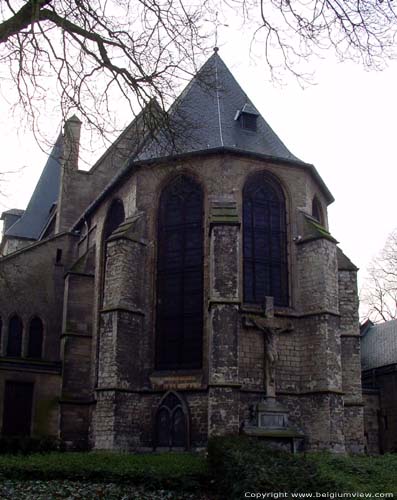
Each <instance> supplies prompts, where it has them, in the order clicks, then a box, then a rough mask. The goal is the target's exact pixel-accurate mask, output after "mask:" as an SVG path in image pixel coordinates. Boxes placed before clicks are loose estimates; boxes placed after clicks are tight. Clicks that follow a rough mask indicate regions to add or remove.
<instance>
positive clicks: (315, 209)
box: [312, 196, 324, 224]
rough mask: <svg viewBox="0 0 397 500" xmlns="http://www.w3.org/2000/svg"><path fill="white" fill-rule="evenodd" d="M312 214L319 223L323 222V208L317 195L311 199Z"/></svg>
mask: <svg viewBox="0 0 397 500" xmlns="http://www.w3.org/2000/svg"><path fill="white" fill-rule="evenodd" d="M312 216H313V217H314V218H315V219H316V220H318V222H319V223H320V224H323V223H324V221H323V209H322V207H321V203H320V202H319V201H318V198H317V196H315V197H314V198H313V201H312Z"/></svg>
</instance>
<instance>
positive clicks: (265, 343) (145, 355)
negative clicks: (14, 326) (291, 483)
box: [0, 54, 368, 452]
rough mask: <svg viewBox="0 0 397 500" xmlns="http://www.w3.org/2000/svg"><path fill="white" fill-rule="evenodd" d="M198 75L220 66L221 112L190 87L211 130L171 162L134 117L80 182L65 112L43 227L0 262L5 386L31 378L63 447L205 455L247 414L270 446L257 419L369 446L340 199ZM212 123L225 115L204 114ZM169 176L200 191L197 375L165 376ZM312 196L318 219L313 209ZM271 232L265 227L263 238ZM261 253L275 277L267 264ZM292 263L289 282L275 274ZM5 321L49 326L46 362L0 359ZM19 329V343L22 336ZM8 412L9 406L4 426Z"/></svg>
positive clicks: (345, 444)
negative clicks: (249, 197) (335, 218)
mask: <svg viewBox="0 0 397 500" xmlns="http://www.w3.org/2000/svg"><path fill="white" fill-rule="evenodd" d="M207 64H208V65H209V68H212V65H216V67H217V72H216V73H215V72H213V75H217V76H216V78H218V79H219V81H218V83H216V85H221V84H222V85H224V91H222V93H221V94H219V95H220V96H221V97H220V99H221V106H220V107H219V108H218V106H217V105H216V106H215V105H214V103H215V104H216V102H217V101H216V96H215V97H214V96H213V95H211V92H210V91H208V92H209V94H208V95H207V94H205V91H204V89H203V88H202V86H200V85H198V84H197V83H195V81H193V83H192V85H191V86H190V87H189V90H188V92H187V93H186V94H184V97H183V99H182V101H181V103H180V104H179V106H181V107H182V108H183V107H184V106H185V108H184V112H185V115H186V114H189V110H190V108H189V106H191V109H192V110H196V107H197V104H199V108H200V113H197V112H194V113H193V111H192V117H193V118H192V119H194V120H196V119H198V117H201V118H203V119H204V120H205V122H204V125H203V124H201V126H200V127H198V126H196V127H194V126H192V128H191V134H192V135H193V136H194V135H195V134H198V135H197V137H194V138H193V139H192V142H191V143H190V144H189V140H190V139H186V138H182V139H181V143H180V144H179V146H178V147H179V150H178V152H175V151H171V152H170V151H168V150H167V151H162V150H161V149H160V150H158V148H161V147H162V144H161V141H157V142H156V141H154V142H153V141H152V140H151V137H150V136H145V131H144V120H143V118H142V116H141V117H140V118H139V120H138V122H136V123H135V122H134V123H135V125H134V126H133V125H131V126H130V127H129V128H128V129H127V131H126V132H125V134H124V135H123V136H122V137H121V138H120V139H119V141H118V142H117V143H116V145H115V146H114V147H113V149H112V148H111V149H110V150H109V151H108V152H107V153H106V154H105V155H104V156H103V157H102V158H101V159H100V160H99V161H98V162H97V164H96V165H95V166H94V167H93V169H92V170H91V171H90V172H88V173H82V172H81V171H79V170H78V139H79V135H80V124H79V122H78V121H77V120H76V119H75V118H74V119H72V120H69V122H68V123H67V124H66V129H65V136H64V138H63V140H64V142H65V145H64V151H65V152H66V153H67V154H66V155H65V156H64V157H63V158H62V161H60V167H59V168H61V174H62V175H60V176H59V179H60V186H59V190H58V195H57V196H58V198H57V199H55V200H54V206H55V208H52V210H53V212H54V211H55V212H54V213H55V221H56V224H55V225H54V227H53V229H52V231H53V232H52V233H51V231H48V232H47V233H43V234H45V235H46V236H45V238H44V239H42V240H38V242H36V243H33V244H32V243H31V242H30V243H29V245H30V246H29V245H28V246H26V248H22V250H18V251H17V252H14V253H12V252H11V253H10V255H8V256H6V257H4V258H3V259H1V260H0V272H1V273H4V274H3V275H4V276H5V277H6V278H7V279H6V280H3V281H2V282H1V287H2V290H4V289H5V287H6V286H9V283H11V286H12V287H13V294H12V295H10V294H7V293H4V292H2V293H1V295H0V316H1V319H2V324H3V332H5V333H4V334H3V335H2V343H3V345H2V357H1V358H0V390H1V389H2V388H3V387H4V384H5V382H6V381H7V380H13V381H17V380H22V381H26V382H29V383H30V382H32V383H33V384H34V387H35V397H34V401H33V410H34V411H33V413H32V417H31V418H32V424H31V434H32V435H46V434H49V435H53V436H58V437H60V438H62V439H63V440H64V441H65V442H66V443H67V444H68V445H69V446H71V447H73V446H74V447H84V446H90V447H93V448H94V449H106V450H123V451H133V450H151V449H154V448H159V449H162V448H164V447H166V448H167V447H168V448H169V447H170V446H171V447H173V448H176V449H181V448H186V447H193V448H201V447H204V446H205V445H206V443H207V441H208V438H209V437H211V436H214V435H223V434H237V433H239V432H246V429H247V428H248V427H250V428H251V430H252V428H253V425H254V424H253V422H254V421H255V418H256V419H257V420H256V421H255V422H256V424H255V425H257V426H258V429H257V430H258V432H257V434H258V435H259V436H261V437H262V438H268V436H269V434H267V431H268V429H267V428H266V426H265V424H263V428H259V427H260V425H262V424H260V423H259V424H258V421H259V420H260V418H261V417H260V410H261V408H262V407H266V408H267V410H266V411H268V413H267V414H266V411H265V413H264V416H263V422H271V423H272V422H273V424H271V425H274V422H276V423H277V425H278V427H277V425H276V427H277V429H276V431H274V429H273V430H272V432H273V433H274V432H276V434H277V436H278V439H279V440H282V439H286V438H285V436H292V435H293V436H295V437H297V438H299V439H300V440H301V441H303V447H304V448H306V449H308V450H324V449H328V450H332V451H335V452H350V451H352V452H360V451H363V449H364V431H363V401H362V395H361V384H360V351H359V336H358V316H357V307H358V301H357V288H356V271H357V269H356V268H355V267H354V266H353V264H352V263H351V262H350V261H349V260H348V259H347V258H346V257H345V256H344V255H343V253H342V252H341V250H340V249H339V248H338V246H337V242H336V241H335V240H334V239H333V238H332V236H331V235H330V233H329V232H328V223H327V212H326V207H327V205H328V204H329V203H331V202H332V201H333V198H332V195H331V194H330V193H329V191H328V189H327V188H326V186H325V184H324V183H323V181H322V180H321V178H320V177H319V175H318V173H317V172H316V170H315V169H314V167H313V166H311V165H308V164H305V163H303V162H301V161H300V160H298V159H296V158H295V157H294V156H293V155H292V154H291V153H290V152H289V151H288V150H287V149H286V148H285V146H284V145H283V144H282V143H281V141H279V139H278V138H277V136H276V135H275V134H274V132H272V131H271V129H270V128H269V127H268V125H267V123H266V122H265V121H264V120H263V118H262V117H261V116H260V115H259V113H258V114H255V113H256V110H255V108H254V106H253V105H252V104H249V106H248V105H247V106H245V104H247V102H248V101H247V97H246V96H245V94H244V93H243V91H242V90H241V89H240V87H239V86H238V84H237V83H236V82H235V80H234V79H233V77H232V76H231V75H230V73H229V71H228V69H227V68H226V66H225V65H224V63H223V62H222V61H221V59H220V58H219V56H218V55H217V54H215V55H214V56H213V57H212V58H211V59H210V60H209V61H208V63H207ZM209 73H210V74H212V73H211V71H209ZM231 97H233V98H231ZM214 99H215V100H214ZM188 105H189V106H188ZM247 109H248V112H250V113H252V115H253V116H255V117H256V118H255V120H257V121H256V122H255V123H256V127H257V128H256V129H255V130H244V129H243V128H242V122H240V121H239V116H240V115H241V114H242V113H244V112H247ZM237 111H238V113H236V112H237ZM218 112H219V113H223V114H222V115H221V116H215V115H213V113H218ZM220 120H221V121H223V127H222V130H221V131H220V130H218V128H217V127H219V123H220ZM200 134H203V135H200ZM142 136H145V137H144V140H142ZM221 136H222V143H218V142H217V141H219V140H220V139H219V138H220V137H221ZM176 142H178V140H177V141H176ZM186 144H187V145H186ZM121 146H122V153H123V154H121V153H120V151H119V150H118V149H117V148H118V147H121ZM126 158H128V161H126ZM252 176H256V177H252ZM178 178H188V179H194V184H195V185H197V186H199V187H198V188H197V189H199V190H200V192H201V195H202V200H203V207H202V212H203V213H202V217H203V219H202V222H203V231H202V243H203V245H202V248H203V255H202V276H203V277H202V283H201V282H200V283H199V284H200V286H202V291H203V293H202V298H201V300H202V310H203V318H202V320H203V330H202V353H201V354H202V356H201V358H202V365H201V367H199V368H197V367H195V368H194V369H193V368H192V369H189V368H184V369H169V370H165V369H162V370H160V369H158V363H157V360H156V341H157V335H158V329H157V326H156V325H157V323H156V321H157V318H156V311H157V310H158V309H157V304H158V300H159V297H158V296H157V294H158V288H157V262H158V252H159V245H158V224H159V206H160V198H161V195H162V193H163V192H164V190H165V189H166V187H167V186H169V185H170V184H171V183H173V182H175V181H176V180H177V179H178ZM252 178H255V179H258V183H259V184H258V185H260V183H261V182H262V183H263V186H264V187H263V193H265V194H264V195H263V196H264V197H265V201H263V206H264V207H267V208H263V211H261V210H262V209H261V208H260V207H261V206H262V205H261V203H262V201H261V199H259V198H258V200H259V201H258V205H257V206H258V207H259V208H256V209H257V210H259V211H257V212H256V215H255V217H256V218H257V219H260V220H259V222H257V221H256V219H255V217H254V219H255V220H254V219H253V223H252V224H253V226H252V227H253V228H254V229H255V228H256V229H255V230H257V236H255V238H257V239H256V240H255V238H254V237H253V239H252V241H254V242H256V243H255V245H257V247H255V251H254V252H251V254H252V255H254V257H253V258H254V260H255V259H256V260H255V266H257V268H256V269H257V270H256V274H255V273H253V280H254V281H253V283H254V285H253V286H255V287H257V288H258V290H260V292H258V294H259V295H260V294H262V295H261V297H262V298H261V299H260V300H259V299H258V300H256V302H254V303H253V302H252V301H251V303H247V302H246V300H245V296H244V280H245V279H247V278H246V276H245V275H244V262H245V261H244V259H246V258H247V254H248V250H247V248H248V246H247V245H249V244H250V243H249V240H248V238H247V239H246V240H244V237H245V236H244V234H245V233H244V220H243V219H244V217H245V216H243V211H244V210H243V205H244V187H245V186H246V184H247V182H248V181H249V179H252ZM274 186H277V188H274ZM266 190H267V191H266ZM266 193H268V195H266ZM269 193H270V194H269ZM272 193H273V194H272ZM275 193H276V194H277V193H281V195H280V196H279V198H278V199H277V201H275V200H274V199H273V198H272V199H270V198H271V197H272V196H275ZM182 195H183V196H185V195H186V194H183V193H182V194H181V196H182ZM261 196H262V195H261ZM266 196H268V198H266ZM314 198H316V200H317V201H316V203H317V204H318V206H319V207H320V209H321V219H322V220H321V221H319V220H317V219H316V218H314V217H313V214H312V207H313V199H314ZM115 200H117V203H120V204H121V205H122V207H123V211H124V214H125V219H124V222H122V223H121V224H120V225H118V227H117V228H116V229H115V230H114V231H113V232H112V234H111V235H110V236H109V237H107V239H106V238H105V236H104V235H105V226H106V222H105V221H106V219H107V217H108V215H109V213H110V208H111V206H112V203H114V202H115ZM269 200H270V201H269ZM280 200H281V201H280ZM169 203H170V206H171V205H172V203H173V199H171V198H170V201H169ZM280 203H283V204H284V205H283V207H282V210H281V212H280V213H282V214H283V216H282V217H279V218H278V219H277V218H276V216H275V215H274V214H276V213H278V212H276V211H275V210H276V209H274V207H275V206H278V207H279V206H280ZM277 204H278V205H277ZM186 206H189V205H188V202H187V205H186ZM246 206H247V204H246ZM269 207H270V208H269ZM171 208H172V207H171ZM170 210H171V209H170ZM266 210H267V211H268V212H266ZM269 211H270V212H271V213H272V214H273V215H272V216H269V215H268V213H270V212H269ZM54 213H53V214H52V217H54ZM170 213H172V210H171V212H170ZM258 214H259V215H258ZM284 215H285V217H284ZM18 217H20V216H19V215H18ZM22 217H23V216H22ZM175 217H176V218H177V219H178V217H179V219H178V224H180V225H181V226H180V227H181V228H182V229H181V230H180V234H179V233H172V238H171V237H170V239H169V240H167V239H166V240H165V241H166V243H165V247H164V248H165V250H164V251H166V252H169V254H167V255H169V256H170V257H169V258H170V259H171V260H170V262H171V265H170V269H172V265H173V262H174V261H173V260H172V259H175V262H177V264H178V265H176V267H175V269H176V270H175V276H174V275H173V274H172V273H171V274H170V277H169V281H168V282H167V283H168V284H167V286H169V287H170V288H169V291H168V292H167V293H170V294H172V293H173V290H175V289H177V290H179V288H178V287H180V286H182V287H187V291H185V296H188V294H189V286H193V285H194V287H196V286H197V280H196V281H194V279H195V278H194V277H192V276H191V275H190V274H189V272H190V271H189V266H188V264H186V263H185V262H184V261H183V259H185V258H189V255H190V254H189V253H188V249H189V244H190V240H189V237H187V236H186V234H188V231H189V227H187V226H186V225H185V226H184V225H183V220H182V222H181V220H180V214H178V213H177V214H176V215H175ZM261 217H263V219H261ZM269 217H270V218H269ZM271 217H273V219H272V218H271ZM182 219H183V217H182ZM266 220H267V221H268V220H271V221H272V222H271V223H268V226H266V227H267V228H268V229H266V231H268V232H266V231H265V230H263V227H264V225H266V224H267V222H263V221H266ZM44 223H45V224H47V222H46V221H44V222H43V224H44ZM277 224H279V225H281V226H282V227H281V226H280V227H279V226H277ZM51 227H52V226H51ZM277 228H278V229H277ZM254 229H253V230H254ZM62 231H63V232H62ZM277 231H280V232H279V233H278V232H277ZM269 234H270V236H269ZM278 234H283V235H284V234H285V241H284V240H283V242H282V243H280V241H279V240H277V237H278V236H277V235H278ZM261 238H262V239H261ZM266 238H267V240H266ZM272 238H273V239H272ZM283 238H284V236H283ZM14 240H15V235H14V236H13V239H11V238H10V239H9V240H8V239H7V235H5V236H4V241H3V247H2V248H3V249H5V250H7V248H8V249H9V250H12V249H13V248H14V247H15V242H14ZM265 240H266V241H265ZM21 241H22V239H21ZM181 242H182V243H181ZM21 244H22V243H21ZM284 244H285V248H284V247H283V248H284V249H285V255H286V262H284V261H283V259H280V260H278V261H277V259H274V255H276V254H277V252H280V248H281V247H279V245H284ZM7 245H8V246H7ZM269 248H271V251H269ZM58 250H62V252H61V254H60V253H59V251H58ZM283 251H284V250H283ZM173 252H174V253H173ZM178 252H179V253H178ZM258 252H259V256H258V255H257V253H258ZM266 252H268V253H266ZM269 252H270V254H272V255H273V257H272V258H273V260H271V262H273V264H272V265H273V267H271V266H270V267H269V264H268V261H267V260H266V259H267V257H264V255H268V254H269ZM262 254H263V255H262ZM60 255H61V259H60V261H59V258H60ZM175 255H177V256H178V258H176V257H175ZM283 255H284V254H283ZM186 256H187V257H186ZM167 258H168V257H167ZM269 258H270V257H269ZM178 259H179V260H178ZM181 260H182V261H183V262H182V264H181V263H180V261H181ZM274 263H275V264H274ZM185 264H186V265H185ZM284 265H285V266H286V271H287V281H285V280H284V281H283V278H282V276H284V274H283V273H280V272H279V269H278V267H277V266H284ZM178 266H179V267H178ZM261 266H262V267H261ZM266 266H267V267H266ZM261 273H262V274H261ZM266 273H267V274H266ZM3 275H0V276H3ZM265 275H266V276H265ZM189 280H190V281H189ZM192 283H193V285H192ZM263 283H267V285H266V286H267V287H268V288H267V289H266V293H264V292H263V289H262V288H261V287H262V285H263ZM269 283H270V285H269ZM280 283H281V284H280ZM280 287H287V288H285V289H283V290H282V292H283V297H287V301H286V303H285V304H284V303H283V305H282V306H280V305H277V304H276V305H274V300H273V299H274V297H273V295H272V293H271V292H272V290H276V291H277V290H278V291H279V290H280ZM31 290H34V291H35V292H34V294H33V295H34V297H33V298H32V293H31ZM167 290H168V289H167ZM192 293H193V292H192ZM195 293H196V291H195ZM255 293H257V291H256V292H255ZM259 295H258V296H259ZM179 296H181V297H184V295H183V294H182V295H178V297H179ZM17 297H18V299H16V298H17ZM27 304H29V306H28V305H27ZM186 304H187V305H186ZM186 304H185V303H183V304H182V305H180V304H177V306H178V307H179V309H178V308H176V310H179V311H182V313H181V314H180V315H179V316H178V317H177V319H175V317H173V316H172V315H171V316H170V317H169V318H168V317H167V318H166V319H165V321H170V324H172V325H173V326H172V327H170V328H171V329H172V328H174V329H175V331H176V332H177V333H176V334H175V335H176V336H175V338H174V337H172V335H171V337H170V338H171V340H170V343H171V344H170V345H171V347H169V348H170V349H172V345H173V344H172V342H174V344H175V345H177V344H178V343H183V342H186V343H188V342H189V329H188V328H187V327H186V326H185V323H184V321H186V322H188V318H189V309H188V308H189V305H188V301H186ZM15 312H16V313H18V314H19V315H20V316H21V317H22V319H23V322H24V324H25V325H26V324H28V322H29V318H30V317H31V316H32V315H34V314H37V315H40V317H42V318H43V320H44V323H45V340H44V344H45V345H44V350H43V353H44V354H43V359H41V360H36V361H35V362H33V360H27V359H26V358H25V357H24V354H23V353H22V355H21V357H20V358H18V359H11V358H9V357H8V358H7V356H6V341H7V334H6V330H7V321H8V319H9V318H10V316H11V315H12V314H13V313H15ZM172 321H173V322H174V323H172ZM186 324H188V323H186ZM175 325H176V326H175ZM181 325H182V326H181ZM178 332H179V333H178ZM171 333H172V332H171ZM23 335H24V343H25V344H26V342H27V333H26V327H25V331H24V334H23ZM175 339H176V340H175ZM3 392H4V390H3ZM1 405H4V399H2V398H0V420H1V419H2V418H3V415H5V413H4V411H5V410H4V411H3V408H2V407H1ZM266 405H267V406H266ZM269 408H270V410H269ZM258 415H259V417H258ZM258 418H259V420H258ZM367 418H368V417H367ZM287 420H288V422H287ZM0 423H1V422H0ZM266 425H267V424H266ZM254 427H255V426H254Z"/></svg>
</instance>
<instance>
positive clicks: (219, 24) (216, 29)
mask: <svg viewBox="0 0 397 500" xmlns="http://www.w3.org/2000/svg"><path fill="white" fill-rule="evenodd" d="M218 15H219V14H218V11H216V12H215V23H214V24H215V45H214V52H218V50H219V48H218V28H219V26H224V27H225V28H227V27H228V26H229V25H228V24H224V23H221V22H220V21H219V18H218Z"/></svg>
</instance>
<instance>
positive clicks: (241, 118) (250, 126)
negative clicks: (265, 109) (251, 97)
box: [235, 103, 259, 132]
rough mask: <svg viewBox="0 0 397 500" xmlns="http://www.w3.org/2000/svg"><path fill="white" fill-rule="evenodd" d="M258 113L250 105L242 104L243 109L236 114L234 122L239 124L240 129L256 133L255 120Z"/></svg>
mask: <svg viewBox="0 0 397 500" xmlns="http://www.w3.org/2000/svg"><path fill="white" fill-rule="evenodd" d="M258 116H259V113H258V112H257V110H256V109H255V108H254V106H252V104H248V103H247V104H244V106H243V108H242V109H241V110H239V111H237V113H236V117H235V120H237V121H238V122H239V123H240V127H241V128H242V129H243V130H250V131H251V132H256V129H257V119H258Z"/></svg>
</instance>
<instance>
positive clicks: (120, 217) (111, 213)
mask: <svg viewBox="0 0 397 500" xmlns="http://www.w3.org/2000/svg"><path fill="white" fill-rule="evenodd" d="M124 219H125V213H124V205H123V202H122V201H121V200H113V201H112V203H111V205H110V208H109V210H108V213H107V215H106V220H105V227H104V230H103V241H104V242H105V241H106V240H107V239H108V238H109V236H110V235H111V234H112V233H113V231H115V230H116V229H117V228H118V227H119V225H120V224H121V223H122V222H124Z"/></svg>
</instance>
